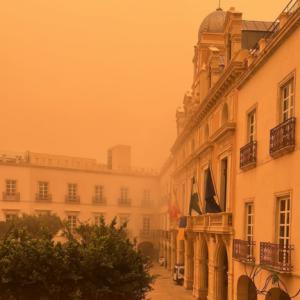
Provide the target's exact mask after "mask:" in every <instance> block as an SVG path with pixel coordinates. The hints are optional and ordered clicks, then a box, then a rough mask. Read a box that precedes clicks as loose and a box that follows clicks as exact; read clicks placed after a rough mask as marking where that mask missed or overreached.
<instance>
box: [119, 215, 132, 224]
mask: <svg viewBox="0 0 300 300" xmlns="http://www.w3.org/2000/svg"><path fill="white" fill-rule="evenodd" d="M129 217H130V215H128V214H122V215H119V225H120V226H122V225H124V224H125V223H127V224H128V222H129Z"/></svg>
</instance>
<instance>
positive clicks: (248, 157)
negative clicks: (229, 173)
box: [240, 141, 257, 169]
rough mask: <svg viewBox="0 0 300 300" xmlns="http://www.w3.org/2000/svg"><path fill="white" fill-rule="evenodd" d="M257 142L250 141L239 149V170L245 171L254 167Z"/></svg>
mask: <svg viewBox="0 0 300 300" xmlns="http://www.w3.org/2000/svg"><path fill="white" fill-rule="evenodd" d="M256 153H257V142H256V141H252V142H250V143H248V144H247V145H245V146H244V147H242V148H241V149H240V168H241V169H247V168H250V167H254V166H255V165H256Z"/></svg>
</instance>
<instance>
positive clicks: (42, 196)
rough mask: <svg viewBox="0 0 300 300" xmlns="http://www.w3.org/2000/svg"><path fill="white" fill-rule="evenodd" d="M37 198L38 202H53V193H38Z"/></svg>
mask: <svg viewBox="0 0 300 300" xmlns="http://www.w3.org/2000/svg"><path fill="white" fill-rule="evenodd" d="M35 200H36V201H38V202H51V201H52V195H50V194H36V195H35Z"/></svg>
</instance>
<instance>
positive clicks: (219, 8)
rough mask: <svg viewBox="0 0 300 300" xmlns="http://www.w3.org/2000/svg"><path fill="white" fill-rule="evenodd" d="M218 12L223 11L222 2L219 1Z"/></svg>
mask: <svg viewBox="0 0 300 300" xmlns="http://www.w3.org/2000/svg"><path fill="white" fill-rule="evenodd" d="M217 10H222V8H221V0H219V7H218V9H217Z"/></svg>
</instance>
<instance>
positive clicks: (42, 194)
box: [38, 181, 49, 200]
mask: <svg viewBox="0 0 300 300" xmlns="http://www.w3.org/2000/svg"><path fill="white" fill-rule="evenodd" d="M42 185H46V186H47V188H46V189H45V188H41V187H42ZM45 191H46V193H45ZM38 195H39V197H40V199H41V200H46V199H48V196H49V182H48V181H38Z"/></svg>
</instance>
